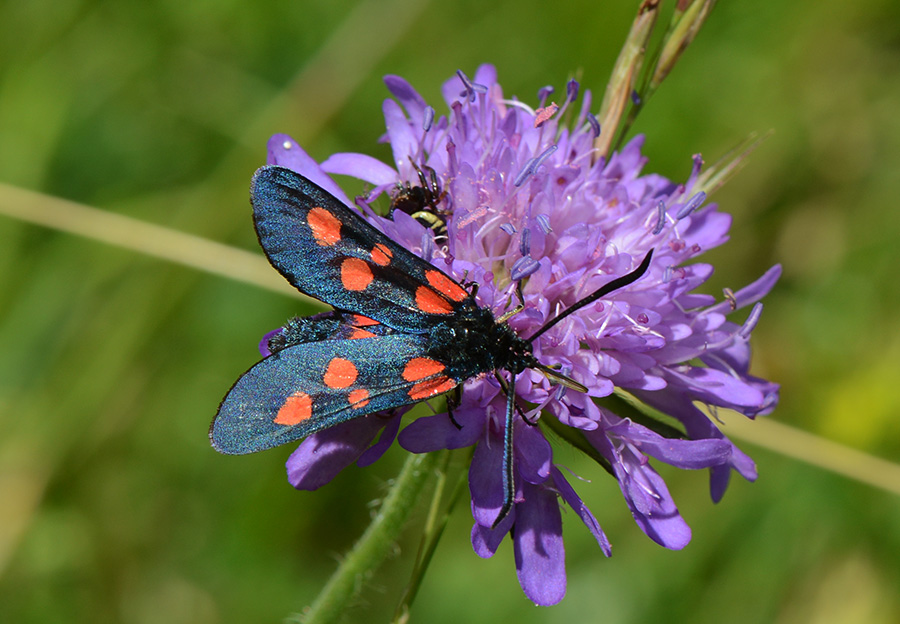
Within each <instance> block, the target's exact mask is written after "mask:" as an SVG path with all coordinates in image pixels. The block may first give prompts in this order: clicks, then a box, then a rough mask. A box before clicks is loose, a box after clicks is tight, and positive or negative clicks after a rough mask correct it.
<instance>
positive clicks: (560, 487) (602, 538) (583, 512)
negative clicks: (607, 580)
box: [553, 467, 612, 557]
mask: <svg viewBox="0 0 900 624" xmlns="http://www.w3.org/2000/svg"><path fill="white" fill-rule="evenodd" d="M553 484H554V485H555V486H556V489H557V491H558V492H559V495H560V496H562V499H563V500H564V501H566V503H568V505H569V507H571V508H572V509H573V510H575V513H577V514H578V517H579V518H581V521H582V522H584V525H585V526H586V527H587V528H588V530H589V531H590V532H591V534H593V536H594V539H596V540H597V543H598V544H599V545H600V550H602V551H603V554H604V555H606V556H607V557H609V556H610V555H612V546H611V545H610V543H609V540H608V539H607V537H606V534H605V533H604V532H603V529H601V528H600V523H599V522H597V519H596V518H595V517H594V514H592V513H591V510H590V509H588V508H587V507H586V506H585V504H584V503H583V502H582V500H581V498H579V496H578V494H577V493H576V492H575V489H574V488H573V487H572V486H571V485H570V484H569V482H568V481H567V480H566V478H565V477H564V476H563V474H562V473H561V472H560V471H559V470H558V469H557V468H556V467H554V468H553Z"/></svg>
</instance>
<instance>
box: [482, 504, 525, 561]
mask: <svg viewBox="0 0 900 624" xmlns="http://www.w3.org/2000/svg"><path fill="white" fill-rule="evenodd" d="M473 513H474V510H473ZM515 520H516V510H515V508H513V510H512V511H511V512H510V514H509V515H508V516H506V517H505V518H504V519H503V520H502V521H501V522H500V524H498V525H497V528H496V529H492V528H491V527H486V526H483V525H481V524H478V523H477V522H476V523H475V524H474V526H472V548H473V549H474V550H475V554H476V555H478V556H479V557H481V558H482V559H490V558H491V557H493V556H494V554H495V553H496V552H497V549H498V548H500V544H501V543H503V538H504V537H506V534H507V533H509V530H510V529H511V528H512V527H513V524H515Z"/></svg>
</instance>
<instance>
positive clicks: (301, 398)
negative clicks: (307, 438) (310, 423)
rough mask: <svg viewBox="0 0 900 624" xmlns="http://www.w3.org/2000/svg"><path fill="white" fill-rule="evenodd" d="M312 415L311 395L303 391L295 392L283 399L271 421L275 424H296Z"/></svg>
mask: <svg viewBox="0 0 900 624" xmlns="http://www.w3.org/2000/svg"><path fill="white" fill-rule="evenodd" d="M310 416H312V397H311V396H309V395H308V394H306V393H305V392H295V393H294V394H292V395H291V396H289V397H288V398H287V399H285V401H284V405H282V406H281V409H279V410H278V414H277V415H276V416H275V419H274V420H273V421H272V422H274V423H275V424H276V425H298V424H300V423H302V422H303V421H304V420H306V419H308V418H309V417H310Z"/></svg>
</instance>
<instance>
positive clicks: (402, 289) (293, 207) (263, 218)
mask: <svg viewBox="0 0 900 624" xmlns="http://www.w3.org/2000/svg"><path fill="white" fill-rule="evenodd" d="M250 192H251V203H252V204H253V219H254V223H255V225H256V232H257V235H258V236H259V242H260V244H261V245H262V248H263V250H264V251H265V252H266V255H267V256H268V258H269V261H270V262H271V263H272V265H273V266H274V267H275V268H276V269H278V271H279V272H280V273H281V274H282V275H284V277H285V278H287V280H288V281H289V282H290V283H291V284H293V285H294V286H295V287H296V288H297V289H298V290H300V291H301V292H303V293H306V294H307V295H310V296H312V297H315V298H316V299H320V300H321V301H324V302H325V303H328V304H330V305H332V306H334V307H335V308H339V309H341V310H346V311H349V312H355V313H358V314H362V315H364V316H367V317H369V318H372V319H375V320H377V321H379V322H380V323H384V324H385V325H387V326H389V327H392V328H394V329H397V330H400V331H403V332H409V333H424V332H427V331H429V330H430V329H431V328H433V327H434V326H435V325H436V324H438V323H440V322H443V321H445V320H446V319H447V318H448V317H450V316H452V315H453V314H455V313H456V312H457V311H458V310H460V309H461V308H462V307H472V306H474V305H475V304H474V301H473V298H472V297H471V295H470V294H469V293H468V292H467V291H466V290H465V289H464V288H463V287H462V286H460V285H459V284H458V283H456V282H455V281H454V280H453V279H451V278H450V277H448V276H447V275H446V274H445V273H443V272H442V271H440V270H439V269H437V268H435V267H434V266H433V265H431V264H429V263H427V262H425V261H424V260H422V259H421V258H419V257H417V256H415V255H414V254H412V253H411V252H409V251H408V250H406V249H404V248H403V247H401V246H400V245H398V244H397V243H395V242H394V241H392V240H391V239H390V238H388V237H387V236H385V235H384V234H383V233H382V232H379V231H378V230H377V229H375V228H374V227H372V226H371V225H370V224H369V223H367V222H366V221H365V220H364V219H363V218H362V217H360V216H359V215H358V214H356V213H355V212H354V211H353V210H351V209H350V208H348V207H347V206H345V205H343V204H342V203H341V202H340V201H338V200H337V199H336V198H335V197H334V196H332V195H331V194H329V193H327V192H326V191H324V190H323V189H322V188H320V187H319V186H317V185H316V184H314V183H313V182H311V181H310V180H307V179H306V178H304V177H303V176H301V175H300V174H298V173H296V172H294V171H291V170H290V169H285V168H283V167H275V166H269V167H263V168H261V169H259V170H258V171H257V172H256V175H254V176H253V182H252V184H251V190H250Z"/></svg>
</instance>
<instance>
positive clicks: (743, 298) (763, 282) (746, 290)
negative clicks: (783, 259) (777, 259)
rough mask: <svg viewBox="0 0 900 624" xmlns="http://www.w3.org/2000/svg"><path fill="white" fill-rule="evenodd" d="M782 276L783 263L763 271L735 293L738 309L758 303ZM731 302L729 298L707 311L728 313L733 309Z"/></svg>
mask: <svg viewBox="0 0 900 624" xmlns="http://www.w3.org/2000/svg"><path fill="white" fill-rule="evenodd" d="M779 277H781V265H780V264H776V265H775V266H773V267H772V268H770V269H769V270H768V271H766V272H765V273H763V275H762V277H760V278H759V279H758V280H756V281H755V282H752V283H750V284H748V285H746V286H744V287H743V288H741V289H740V290H739V291H737V292H736V293H734V299H735V301H736V302H737V306H736V308H737V309H740V308H743V307H744V306H748V305H750V304H753V303H756V302H757V301H759V300H760V299H762V298H763V297H764V296H765V295H767V294H768V293H769V291H770V290H772V288H773V287H774V286H775V282H777V281H778V278H779ZM731 305H732V304H731V302H730V301H728V300H727V299H726V300H725V301H721V302H719V303H718V304H716V305H714V306H712V307H711V308H709V309H708V310H707V311H706V313H707V314H708V313H710V312H718V313H720V314H728V313H729V312H730V311H731Z"/></svg>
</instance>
